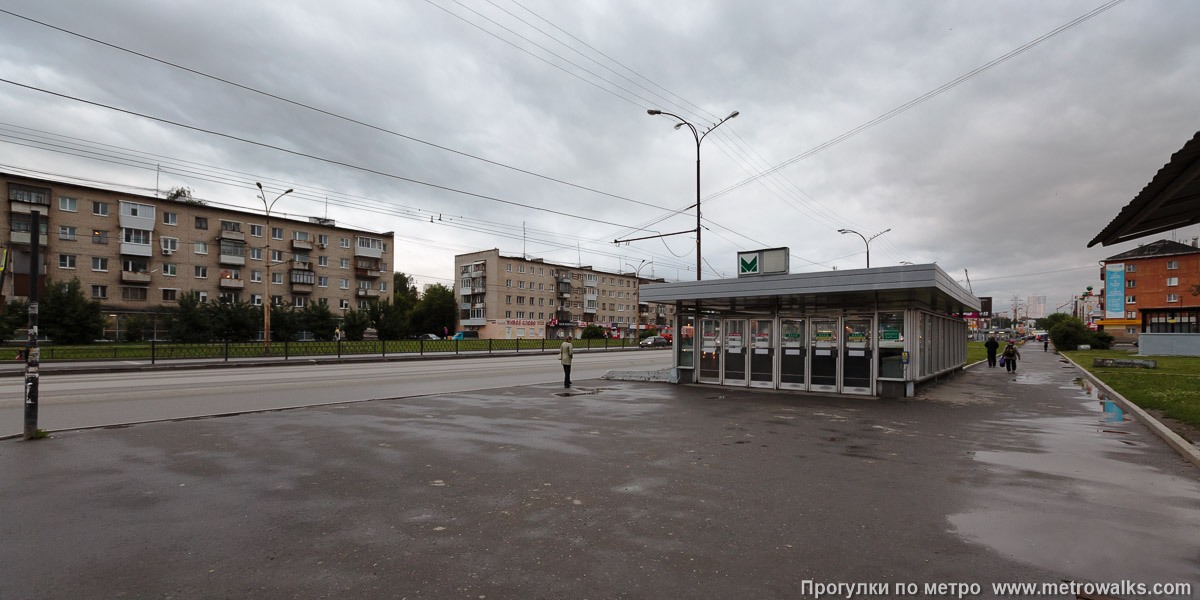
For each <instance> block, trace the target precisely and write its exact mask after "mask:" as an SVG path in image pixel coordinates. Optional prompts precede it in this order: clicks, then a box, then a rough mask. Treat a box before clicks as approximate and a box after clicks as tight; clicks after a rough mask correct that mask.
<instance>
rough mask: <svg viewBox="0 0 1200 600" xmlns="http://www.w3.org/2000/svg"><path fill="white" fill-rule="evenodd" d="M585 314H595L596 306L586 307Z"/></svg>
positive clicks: (584, 308)
mask: <svg viewBox="0 0 1200 600" xmlns="http://www.w3.org/2000/svg"><path fill="white" fill-rule="evenodd" d="M583 312H585V313H593V314H595V312H596V307H595V306H585V307H583Z"/></svg>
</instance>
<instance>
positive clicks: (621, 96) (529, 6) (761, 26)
mask: <svg viewBox="0 0 1200 600" xmlns="http://www.w3.org/2000/svg"><path fill="white" fill-rule="evenodd" d="M518 2H519V3H518ZM518 2H513V1H512V0H491V1H489V0H482V1H480V0H458V1H455V0H428V1H418V0H407V1H399V2H394V1H393V2H385V1H380V2H349V3H346V2H341V3H333V2H324V1H314V2H299V1H297V2H289V3H261V2H258V3H256V2H246V1H238V2H224V1H219V0H218V1H214V0H205V1H203V2H197V1H174V2H159V1H140V2H139V1H121V2H113V1H107V0H88V1H73V0H60V1H56V2H44V1H42V0H32V1H31V0H16V1H11V2H7V3H5V4H4V5H3V6H0V8H4V9H5V10H8V11H11V12H14V13H17V14H19V15H22V16H24V17H28V18H30V19H36V20H38V21H42V22H44V23H46V24H48V25H52V26H55V27H59V28H62V29H66V30H70V31H72V32H74V33H76V34H81V35H85V36H88V37H92V38H95V39H96V40H99V41H102V42H107V43H109V44H112V45H114V46H120V47H123V48H126V49H128V50H132V51H136V52H138V53H142V54H145V55H148V56H150V57H153V58H157V59H160V60H162V61H167V62H171V63H175V64H177V65H179V66H182V67H187V68H189V69H194V70H196V71H200V72H202V73H205V74H208V75H211V76H214V77H219V78H222V79H226V80H228V81H231V82H234V83H237V84H241V85H243V86H246V87H249V88H254V89H257V90H260V91H263V92H267V93H270V94H273V95H275V96H279V97H281V98H285V99H287V100H291V101H294V102H297V103H303V104H307V105H309V106H312V107H315V108H319V109H321V110H324V111H328V112H329V113H335V114H336V115H339V116H341V117H345V118H346V119H353V120H356V121H359V122H361V123H364V124H366V125H365V126H364V125H362V124H356V123H353V122H350V121H348V120H346V119H340V118H338V117H336V116H331V115H328V114H322V113H319V112H315V111H312V110H309V109H306V108H302V107H299V106H296V105H294V104H288V103H287V102H284V101H281V100H278V99H275V98H270V97H267V96H264V95H261V94H257V93H255V92H253V91H248V90H246V89H242V88H238V87H235V86H232V85H229V84H227V83H222V82H219V81H215V80H214V79H210V78H205V77H203V76H200V75H197V74H194V73H189V72H187V71H185V70H181V69H179V68H175V67H171V66H168V65H164V64H162V63H157V62H154V61H152V60H148V59H147V58H143V57H140V56H136V55H134V54H130V53H127V52H124V51H121V50H118V49H114V48H112V47H108V46H104V45H101V44H99V43H96V42H94V41H88V40H85V39H82V38H80V37H76V36H73V35H71V34H68V33H64V32H62V31H57V30H55V29H51V28H48V27H46V26H45V25H39V24H36V23H32V22H30V21H28V20H23V19H21V18H17V17H14V16H12V15H7V14H0V36H2V37H0V39H2V40H3V41H0V73H2V75H0V78H4V79H8V80H11V81H14V82H17V83H20V84H24V85H28V86H35V87H39V88H43V89H46V90H49V91H53V92H56V93H59V94H64V95H69V96H74V97H77V98H80V99H83V100H88V101H91V102H97V103H102V104H107V105H111V106H113V107H117V108H121V109H124V110H128V111H134V112H139V113H143V114H145V115H150V116H154V117H158V118H161V119H167V120H172V121H177V122H179V123H183V124H187V125H190V126H193V127H197V128H203V129H208V130H212V131H216V132H220V133H223V134H227V135H230V136H236V137H239V138H244V139H247V140H252V141H254V142H259V143H262V144H269V145H272V146H276V147H279V148H284V149H287V150H291V151H293V152H296V153H303V154H308V155H313V156H318V157H321V158H324V159H328V160H330V161H336V162H339V163H346V164H349V165H353V166H354V167H359V168H357V169H356V168H353V167H348V166H343V165H337V164H332V163H330V162H322V161H319V160H315V159H313V158H308V157H304V156H299V155H297V154H289V153H285V152H281V151H279V150H275V149H269V148H264V147H261V146H255V145H252V144H248V143H245V142H240V141H235V140H232V139H228V138H222V137H218V136H214V135H211V134H206V133H201V132H198V131H193V130H188V129H184V128H180V127H176V126H172V125H167V124H163V123H161V122H155V121H153V120H149V119H147V118H144V117H139V116H131V115H128V114H122V113H119V112H115V111H113V110H110V109H105V108H99V107H96V106H90V105H87V104H83V103H81V102H79V101H76V100H70V99H65V98H61V97H54V96H50V95H47V94H45V93H42V92H37V91H32V90H29V89H25V88H20V87H17V86H14V85H12V84H9V83H0V122H2V123H3V125H0V142H4V143H0V164H2V165H4V166H3V167H0V168H2V169H4V170H15V169H23V170H22V171H19V172H29V173H31V174H33V173H32V171H36V172H41V173H45V174H53V177H54V178H58V177H61V176H71V177H78V178H85V179H87V180H91V181H96V182H103V183H104V184H105V185H106V186H118V185H119V186H121V187H120V189H129V190H138V191H141V192H143V193H147V194H153V193H154V190H155V187H156V185H157V187H158V188H159V189H167V188H170V187H174V186H179V185H184V186H188V187H191V188H192V189H193V190H194V193H195V195H196V197H198V198H202V199H204V200H207V201H210V202H215V203H226V204H234V205H239V206H244V207H252V206H254V205H255V203H256V202H258V206H259V207H260V209H261V202H259V201H258V200H256V198H255V193H256V191H257V190H256V189H255V188H254V184H253V182H254V181H262V182H263V183H264V184H266V185H267V186H268V188H269V189H272V190H275V193H278V192H281V191H283V190H284V189H286V188H288V187H295V188H296V189H297V192H296V193H294V194H293V195H292V196H289V197H287V198H285V199H283V200H281V201H280V203H279V204H278V205H277V206H276V210H281V211H283V212H287V213H290V214H295V215H322V214H324V213H325V211H326V210H328V215H329V216H330V217H331V218H334V219H336V220H337V221H338V222H339V223H342V224H346V225H351V226H360V227H364V228H369V229H373V230H376V231H394V232H395V233H396V265H395V268H396V269H398V270H401V271H405V272H408V273H413V274H416V275H417V276H418V280H419V281H421V282H440V283H449V282H450V279H451V278H452V277H453V256H454V255H455V254H457V253H461V252H467V251H472V250H478V249H487V248H496V247H498V248H500V249H501V250H502V251H503V252H507V253H510V254H518V255H519V254H521V253H522V252H523V251H524V252H525V253H527V254H529V255H531V256H537V257H544V258H545V259H547V260H550V261H556V262H563V263H570V264H576V263H579V262H580V261H582V263H583V264H586V265H593V266H595V267H597V268H601V269H608V270H617V269H622V268H624V269H625V270H631V269H630V268H625V267H624V265H626V264H632V265H633V267H637V266H638V265H639V264H641V262H642V261H643V260H646V261H653V265H652V266H647V267H644V268H643V269H642V274H643V275H646V274H649V273H650V272H651V271H653V274H654V275H656V276H659V277H666V278H668V279H670V280H674V279H694V278H695V272H694V268H695V243H694V238H693V237H691V236H689V235H681V236H676V237H670V238H666V239H665V240H646V241H638V242H633V243H630V244H628V245H624V244H622V245H620V246H614V245H613V244H612V240H613V239H615V238H616V237H619V236H628V237H637V236H644V235H652V234H653V233H656V232H661V233H667V232H674V231H681V230H685V229H689V228H694V227H695V213H694V211H691V210H689V211H686V212H683V213H681V214H677V215H675V216H674V217H672V218H668V219H666V220H664V221H661V222H656V223H654V224H653V225H650V226H649V227H648V229H647V230H645V231H637V230H636V227H639V226H643V225H645V224H647V223H650V222H652V221H657V220H658V219H660V218H661V217H663V216H665V215H667V214H670V212H669V211H668V210H664V209H671V210H678V209H682V208H684V207H687V206H689V205H691V204H692V203H694V199H695V193H696V190H695V162H694V161H695V152H696V146H695V141H694V140H693V139H692V137H691V134H690V133H688V132H687V130H686V129H682V130H678V131H677V130H674V129H672V126H673V125H674V124H675V123H676V121H674V120H672V119H670V118H668V117H665V116H659V117H652V116H649V115H647V114H646V110H647V109H649V108H660V109H663V110H666V111H669V112H674V113H677V114H679V115H681V116H683V117H685V118H687V119H688V120H689V121H691V122H693V123H695V124H696V125H697V126H699V127H700V128H701V130H703V129H704V128H707V127H708V126H711V125H712V124H713V123H715V122H716V121H717V120H719V119H720V118H722V117H724V116H725V115H728V114H729V113H730V112H731V111H733V110H737V111H740V113H741V114H740V116H738V117H737V118H736V119H734V120H731V121H729V122H727V123H726V124H724V125H722V126H721V127H720V128H719V129H717V130H716V131H715V132H713V133H712V134H711V135H710V136H709V137H708V138H707V139H706V140H705V141H704V143H703V146H702V153H703V162H702V172H703V173H702V193H703V196H704V197H705V201H704V202H703V216H704V218H705V219H706V223H705V227H706V229H705V231H704V233H703V258H704V259H705V261H707V265H706V266H705V271H706V272H705V273H704V276H705V278H713V277H717V276H718V275H717V273H719V274H721V275H724V276H730V277H732V276H735V275H736V267H735V255H736V252H737V251H739V250H749V249H756V248H763V247H776V246H787V247H790V248H791V252H792V260H791V265H792V270H793V272H799V271H813V270H823V269H831V268H834V267H836V268H838V269H850V268H861V267H862V266H864V265H865V263H866V257H865V255H864V252H863V250H864V247H863V243H862V240H861V239H860V238H859V237H857V236H854V235H842V234H839V233H838V232H837V230H838V229H839V228H852V229H855V230H858V231H861V232H862V233H864V234H866V235H868V236H870V235H872V234H874V233H878V232H880V231H883V230H885V229H888V228H890V229H891V231H890V232H888V233H886V234H884V235H883V236H881V237H879V238H878V239H876V240H875V241H874V242H872V244H871V265H872V266H885V265H895V264H899V263H900V262H901V261H909V262H913V263H927V262H935V261H936V262H937V264H938V265H940V266H941V267H942V268H943V269H945V270H946V271H947V272H948V273H950V274H951V275H952V276H954V277H956V278H958V279H960V280H961V279H962V278H963V273H964V269H967V270H969V272H970V277H971V282H972V284H973V289H974V292H975V293H976V295H979V296H993V297H994V298H995V299H996V309H997V310H1005V309H1007V308H1008V298H1010V297H1011V296H1012V295H1014V294H1016V295H1019V296H1021V297H1022V298H1025V297H1027V296H1029V295H1034V294H1044V295H1046V296H1048V303H1049V305H1050V308H1051V309H1053V307H1054V306H1056V305H1059V304H1063V303H1065V302H1067V301H1068V300H1069V299H1070V297H1071V295H1072V294H1076V293H1079V292H1081V291H1082V290H1083V289H1084V288H1085V287H1086V286H1087V285H1095V286H1096V287H1097V289H1099V287H1100V281H1099V267H1098V265H1097V261H1098V260H1100V259H1102V258H1105V257H1106V256H1111V255H1113V254H1116V253H1118V252H1121V251H1124V250H1127V249H1129V248H1131V247H1134V246H1135V245H1136V244H1132V243H1131V244H1125V245H1122V246H1117V247H1110V248H1094V249H1091V250H1088V249H1086V248H1085V246H1086V244H1087V242H1088V241H1089V240H1090V239H1091V238H1092V237H1093V236H1094V235H1095V234H1096V233H1097V232H1099V231H1100V229H1102V228H1103V227H1104V226H1105V225H1106V224H1107V223H1108V222H1109V221H1110V220H1111V219H1112V218H1113V217H1114V216H1115V215H1116V214H1117V212H1118V211H1119V210H1120V208H1121V207H1122V206H1124V205H1125V204H1126V203H1127V202H1129V200H1130V199H1132V198H1133V197H1134V196H1135V195H1136V194H1137V193H1138V191H1139V190H1141V188H1142V187H1143V186H1145V185H1146V183H1147V182H1149V181H1150V179H1151V178H1152V177H1153V176H1154V174H1155V172H1156V171H1157V170H1158V169H1159V168H1161V167H1162V166H1163V165H1164V164H1165V163H1166V162H1167V161H1168V160H1169V159H1170V156H1171V154H1172V153H1173V152H1175V151H1176V150H1178V149H1179V148H1180V147H1182V146H1183V144H1184V142H1185V141H1187V140H1188V139H1190V138H1191V137H1192V136H1193V135H1194V134H1195V133H1196V131H1197V130H1198V129H1200V85H1197V82H1200V37H1198V36H1196V35H1195V26H1196V24H1197V23H1200V2H1179V1H1177V0H1161V1H1155V0H1137V1H1128V2H1124V3H1120V4H1117V5H1115V6H1113V7H1111V8H1110V9H1108V10H1105V11H1103V12H1100V13H1099V14H1096V15H1095V16H1094V17H1092V18H1090V19H1087V20H1085V21H1083V22H1081V23H1078V24H1077V25H1074V26H1072V27H1069V28H1067V29H1065V30H1062V31H1061V32H1059V33H1057V34H1056V35H1053V36H1052V37H1050V38H1049V39H1046V40H1045V41H1043V42H1041V43H1040V44H1038V45H1035V46H1033V47H1031V48H1028V49H1027V50H1025V51H1024V52H1021V53H1019V54H1016V55H1015V56H1012V57H1011V58H1010V59H1008V60H1005V61H1003V62H1000V63H999V64H996V65H994V66H992V67H991V68H988V69H986V70H983V71H982V72H979V73H978V74H976V75H974V76H972V77H969V78H967V79H965V80H963V81H961V83H959V84H958V85H956V86H954V87H952V88H950V89H947V90H946V91H944V92H943V93H941V94H938V95H936V96H934V97H932V98H929V99H927V100H926V101H924V102H921V103H919V104H916V105H914V106H912V107H911V108H909V109H908V110H905V111H903V112H900V113H899V114H896V115H895V116H893V117H892V118H890V119H887V120H885V121H882V122H878V123H875V124H874V125H873V126H870V127H867V128H865V129H862V130H861V131H858V132H857V133H855V134H854V135H852V136H850V137H847V138H845V139H844V140H842V141H840V142H838V143H836V144H833V145H826V144H827V142H831V141H836V140H838V139H840V138H839V136H842V135H843V134H846V133H848V132H854V131H856V128H860V127H861V126H864V125H867V124H870V123H871V122H872V120H873V119H876V118H877V117H879V116H881V115H885V114H887V113H888V112H889V111H892V110H893V109H896V108H898V107H901V106H903V105H905V104H906V103H909V102H911V101H913V100H917V99H919V98H922V97H923V96H924V95H925V94H927V93H929V92H932V91H934V90H937V89H938V88H940V87H941V86H943V85H945V84H948V83H951V82H954V81H955V80H956V79H958V78H959V77H960V76H963V75H966V74H968V73H971V72H972V71H974V70H976V69H978V68H980V67H984V66H985V65H988V64H989V63H991V62H992V61H994V60H996V59H999V58H1002V57H1004V56H1005V55H1007V54H1009V53H1011V52H1013V51H1014V50H1017V49H1019V48H1021V47H1023V46H1025V45H1026V44H1028V43H1030V42H1033V41H1035V40H1037V39H1039V38H1041V37H1043V36H1045V35H1046V34H1050V33H1052V32H1054V31H1055V30H1057V29H1059V28H1060V27H1062V26H1064V25H1067V24H1068V23H1070V22H1072V21H1073V20H1075V19H1077V18H1078V17H1081V16H1083V15H1086V14H1088V13H1091V12H1092V11H1094V10H1095V9H1097V8H1100V7H1102V6H1104V5H1105V4H1106V3H1105V2H1102V1H1101V0H1089V1H1058V2H1043V1H1040V0H1039V1H1029V2H948V1H947V2H896V1H891V2H884V1H877V2H843V1H838V2H833V1H827V2H789V1H778V0H776V1H750V2H747V1H745V0H739V1H732V0H730V1H710V2H703V1H695V0H692V1H688V2H670V1H668V2H629V1H616V0H611V1H594V0H590V1H580V2H551V1H549V0H518ZM382 130H386V131H382ZM57 136H70V138H72V139H65V138H62V137H57ZM50 144H53V146H51V145H50ZM101 144H105V145H107V146H100V145H101ZM433 145H437V146H441V147H443V148H445V149H439V148H436V147H434V146H433ZM30 146H38V148H32V147H30ZM51 147H52V148H53V149H54V150H57V152H55V151H51V150H49V149H47V148H51ZM39 148H40V149H39ZM447 149H448V150H447ZM814 150H817V151H816V152H814ZM89 152H91V153H92V154H88V153H89ZM66 153H71V154H88V155H89V156H93V157H102V158H103V159H104V161H100V160H95V159H88V158H82V157H77V156H71V155H68V154H66ZM464 154H470V155H474V156H475V157H478V158H479V159H485V160H486V161H491V162H485V160H478V159H475V158H470V157H467V156H464ZM496 163H499V164H496ZM156 165H158V167H157V169H156ZM781 165H783V166H781ZM779 166H781V167H780V168H778V169H777V170H775V171H773V172H772V173H771V174H770V175H768V176H763V177H759V178H757V179H755V180H753V181H752V182H749V183H746V182H747V180H748V178H750V177H752V176H754V175H759V174H761V173H763V172H764V171H767V170H769V169H772V168H774V167H779ZM518 169H519V170H520V171H518ZM24 170H30V171H24ZM368 170H369V171H368ZM370 171H374V172H370ZM521 171H526V172H528V173H532V175H531V174H526V173H522V172H521ZM401 178H404V179H401ZM406 179H407V180H417V181H419V182H424V183H425V184H433V185H435V186H442V187H444V188H453V189H455V190H460V191H462V192H469V193H470V194H475V195H466V194H463V193H458V192H455V191H450V190H446V189H439V188H436V187H431V186H429V185H422V184H421V183H415V182H412V181H406ZM552 179H553V180H559V181H553V180H552ZM156 180H157V183H156ZM560 182H565V183H560ZM739 184H744V185H740V187H736V188H734V189H732V190H731V191H726V190H729V188H731V187H732V186H739ZM585 188H587V189H585ZM722 192H725V193H722ZM479 196H486V197H490V198H493V200H489V199H484V198H480V197H479ZM710 196H713V197H712V198H710ZM272 197H273V195H272ZM326 198H328V206H327V207H326ZM501 200H502V201H505V202H511V203H517V204H522V205H527V206H528V207H522V206H516V205H514V204H506V203H505V202H501ZM532 207H539V208H544V209H549V210H550V211H556V212H547V211H542V210H537V209H536V208H532ZM431 216H432V218H433V221H434V222H433V223H430V217H431ZM522 226H524V227H525V228H526V231H527V233H526V236H527V237H526V240H525V241H524V242H522ZM1172 235H1174V236H1175V237H1176V238H1177V239H1180V240H1186V239H1190V238H1191V237H1192V236H1196V235H1200V227H1191V228H1188V229H1185V230H1180V231H1178V232H1175V233H1174V234H1170V233H1168V234H1166V235H1164V236H1160V237H1168V238H1170V237H1172ZM1154 239H1157V238H1154V237H1152V238H1147V239H1145V240H1142V242H1143V243H1144V242H1149V241H1153V240H1154Z"/></svg>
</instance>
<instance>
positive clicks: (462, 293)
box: [458, 287, 471, 296]
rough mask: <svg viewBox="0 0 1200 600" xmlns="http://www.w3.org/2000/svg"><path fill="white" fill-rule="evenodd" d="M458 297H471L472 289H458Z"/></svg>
mask: <svg viewBox="0 0 1200 600" xmlns="http://www.w3.org/2000/svg"><path fill="white" fill-rule="evenodd" d="M458 295H459V296H470V295H471V288H469V287H461V288H458Z"/></svg>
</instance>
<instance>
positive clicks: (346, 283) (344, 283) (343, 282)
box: [338, 279, 350, 290]
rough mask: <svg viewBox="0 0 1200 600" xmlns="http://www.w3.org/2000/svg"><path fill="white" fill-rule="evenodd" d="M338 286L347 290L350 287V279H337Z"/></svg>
mask: <svg viewBox="0 0 1200 600" xmlns="http://www.w3.org/2000/svg"><path fill="white" fill-rule="evenodd" d="M338 287H339V288H342V289H343V290H348V289H350V280H349V279H339V280H338Z"/></svg>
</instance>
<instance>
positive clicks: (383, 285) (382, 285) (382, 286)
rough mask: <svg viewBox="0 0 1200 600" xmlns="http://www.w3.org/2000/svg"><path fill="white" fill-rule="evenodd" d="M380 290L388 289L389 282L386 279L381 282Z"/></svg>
mask: <svg viewBox="0 0 1200 600" xmlns="http://www.w3.org/2000/svg"><path fill="white" fill-rule="evenodd" d="M379 291H381V292H386V291H387V282H386V281H380V282H379Z"/></svg>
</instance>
